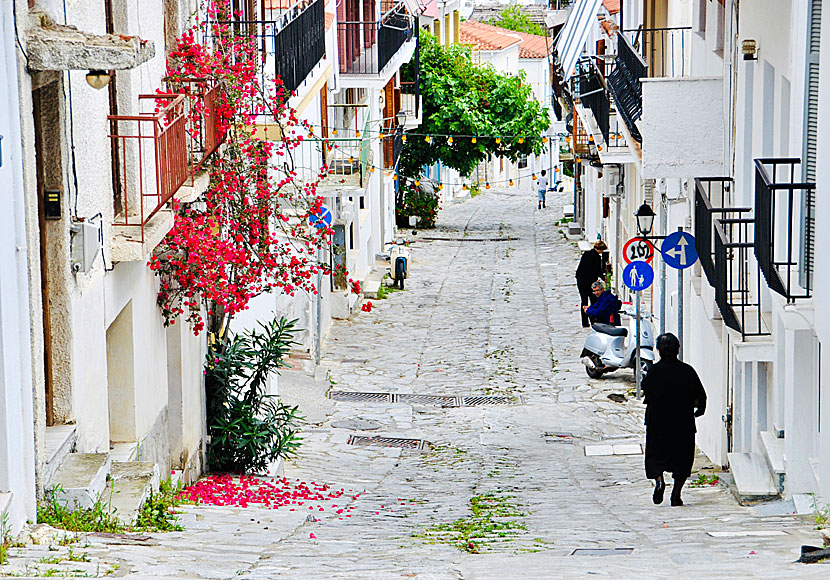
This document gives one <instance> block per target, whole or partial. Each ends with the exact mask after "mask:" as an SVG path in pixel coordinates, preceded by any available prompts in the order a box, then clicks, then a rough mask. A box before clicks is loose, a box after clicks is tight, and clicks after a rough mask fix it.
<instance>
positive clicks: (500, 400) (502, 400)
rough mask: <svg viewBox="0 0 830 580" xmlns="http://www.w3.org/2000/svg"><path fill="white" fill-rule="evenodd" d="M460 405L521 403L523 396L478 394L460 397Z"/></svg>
mask: <svg viewBox="0 0 830 580" xmlns="http://www.w3.org/2000/svg"><path fill="white" fill-rule="evenodd" d="M461 400H462V401H461V402H462V405H463V406H465V407H477V406H478V405H521V404H523V403H524V398H523V397H506V396H501V395H479V396H473V397H461Z"/></svg>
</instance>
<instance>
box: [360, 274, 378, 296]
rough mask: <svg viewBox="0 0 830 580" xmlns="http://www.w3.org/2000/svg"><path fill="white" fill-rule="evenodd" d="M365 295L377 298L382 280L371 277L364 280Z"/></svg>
mask: <svg viewBox="0 0 830 580" xmlns="http://www.w3.org/2000/svg"><path fill="white" fill-rule="evenodd" d="M361 290H363V296H364V297H365V298H371V299H377V297H378V290H380V280H372V279H371V278H370V279H368V280H366V281H365V282H363V287H362V288H361Z"/></svg>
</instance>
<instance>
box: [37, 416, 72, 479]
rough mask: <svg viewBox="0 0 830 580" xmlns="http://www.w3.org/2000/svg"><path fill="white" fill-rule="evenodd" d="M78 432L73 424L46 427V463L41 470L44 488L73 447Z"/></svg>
mask: <svg viewBox="0 0 830 580" xmlns="http://www.w3.org/2000/svg"><path fill="white" fill-rule="evenodd" d="M77 440H78V433H77V431H76V430H75V425H53V426H51V427H47V428H46V465H45V466H44V470H43V481H44V482H45V486H46V488H49V487H50V485H51V481H52V478H53V477H54V476H55V472H56V471H57V470H58V468H59V467H60V466H61V463H63V460H64V459H66V457H67V455H69V454H70V453H72V451H73V449H75V442H76V441H77Z"/></svg>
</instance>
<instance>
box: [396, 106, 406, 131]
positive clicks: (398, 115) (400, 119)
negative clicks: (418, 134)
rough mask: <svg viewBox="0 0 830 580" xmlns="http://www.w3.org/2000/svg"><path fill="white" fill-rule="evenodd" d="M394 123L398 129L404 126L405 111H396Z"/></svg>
mask: <svg viewBox="0 0 830 580" xmlns="http://www.w3.org/2000/svg"><path fill="white" fill-rule="evenodd" d="M395 121H397V122H398V127H403V126H404V125H406V111H403V110H401V111H398V112H397V113H396V114H395Z"/></svg>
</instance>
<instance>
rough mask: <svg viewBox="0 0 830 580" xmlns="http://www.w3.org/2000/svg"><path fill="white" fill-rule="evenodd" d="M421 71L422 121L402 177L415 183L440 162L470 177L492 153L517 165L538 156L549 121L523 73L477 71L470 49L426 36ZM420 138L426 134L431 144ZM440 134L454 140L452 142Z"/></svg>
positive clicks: (406, 148) (403, 159)
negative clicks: (524, 157) (425, 169)
mask: <svg viewBox="0 0 830 580" xmlns="http://www.w3.org/2000/svg"><path fill="white" fill-rule="evenodd" d="M420 66H421V71H420V74H421V95H422V106H423V119H424V120H423V123H422V124H421V126H420V127H419V128H418V129H417V135H412V136H408V137H407V142H406V144H405V145H404V148H403V151H402V153H401V158H400V164H399V168H398V171H399V173H400V174H401V175H403V176H404V177H407V178H410V179H414V178H415V177H417V176H418V175H420V173H421V168H422V167H424V166H425V165H432V164H434V163H436V162H438V161H441V162H442V163H443V164H444V165H446V166H448V167H452V168H453V169H456V170H457V171H458V172H459V173H461V174H462V175H469V174H470V173H471V172H472V171H473V169H475V166H476V165H477V164H478V163H480V162H481V161H483V160H484V159H485V158H486V157H487V156H489V155H490V154H495V155H498V156H501V157H507V158H508V159H510V160H512V161H516V160H517V159H518V158H519V157H520V156H522V155H529V154H530V153H537V154H538V153H541V151H542V149H543V147H544V145H543V143H542V135H543V134H544V133H545V132H546V131H547V129H548V126H549V124H550V120H549V117H548V114H547V112H546V110H545V108H544V107H543V106H542V104H541V103H539V102H538V101H536V100H535V99H534V98H533V93H532V90H531V87H530V84H528V83H527V82H525V77H524V73H523V72H519V73H518V74H517V75H508V74H505V73H499V72H496V70H495V69H493V68H492V67H491V66H489V65H488V66H476V65H474V64H473V62H472V59H471V58H470V49H469V48H467V47H464V46H459V45H452V46H449V47H443V46H441V45H440V44H439V43H438V41H437V40H436V39H435V37H434V36H432V35H431V34H429V33H427V32H424V31H422V32H421V38H420ZM422 135H429V136H430V139H429V141H428V142H427V140H426V139H425V138H424V137H423V136H422ZM442 135H447V136H450V135H452V136H453V139H452V142H450V140H449V137H446V136H442ZM433 136H434V137H433ZM473 136H475V137H476V142H475V143H473V142H472V137H473ZM520 139H521V140H522V142H519V141H520ZM497 141H498V142H497Z"/></svg>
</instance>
